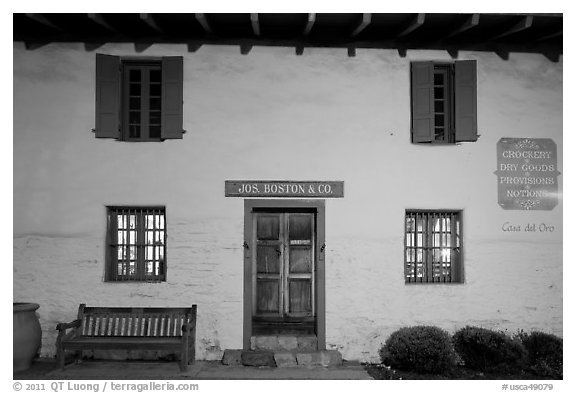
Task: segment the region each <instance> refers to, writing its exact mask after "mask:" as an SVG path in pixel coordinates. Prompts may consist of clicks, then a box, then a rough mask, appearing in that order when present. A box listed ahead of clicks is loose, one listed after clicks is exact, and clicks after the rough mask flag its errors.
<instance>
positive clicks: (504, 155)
mask: <svg viewBox="0 0 576 393" xmlns="http://www.w3.org/2000/svg"><path fill="white" fill-rule="evenodd" d="M497 157H498V158H497V165H498V168H497V170H496V172H494V173H495V174H496V175H497V176H498V204H499V205H500V206H501V207H502V208H503V209H505V210H552V209H553V208H554V207H555V206H556V205H557V204H558V175H559V174H560V172H558V159H557V152H556V143H554V141H553V140H552V139H544V138H540V139H536V138H502V139H500V140H499V141H498V147H497Z"/></svg>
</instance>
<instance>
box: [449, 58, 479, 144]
mask: <svg viewBox="0 0 576 393" xmlns="http://www.w3.org/2000/svg"><path fill="white" fill-rule="evenodd" d="M454 69H455V72H454V96H455V115H454V124H455V127H456V130H455V134H456V142H475V141H477V140H478V125H477V117H478V115H477V108H476V101H477V86H476V79H477V78H476V60H462V61H457V62H456V63H455V64H454Z"/></svg>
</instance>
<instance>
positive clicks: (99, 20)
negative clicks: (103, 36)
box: [88, 14, 118, 33]
mask: <svg viewBox="0 0 576 393" xmlns="http://www.w3.org/2000/svg"><path fill="white" fill-rule="evenodd" d="M88 18H89V19H90V20H92V21H94V22H95V23H97V24H98V25H100V26H102V27H104V28H105V29H107V30H110V31H111V32H113V33H118V30H116V29H115V28H114V27H112V26H111V25H110V23H108V22H107V21H106V19H105V18H104V15H102V14H88Z"/></svg>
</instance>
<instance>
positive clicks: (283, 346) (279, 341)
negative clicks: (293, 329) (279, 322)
mask: <svg viewBox="0 0 576 393" xmlns="http://www.w3.org/2000/svg"><path fill="white" fill-rule="evenodd" d="M250 349H251V350H253V351H272V352H286V351H287V352H313V351H317V350H318V338H317V337H316V336H314V335H299V336H286V335H278V336H275V335H272V336H252V337H251V338H250Z"/></svg>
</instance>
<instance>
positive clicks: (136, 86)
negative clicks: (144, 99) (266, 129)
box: [130, 83, 141, 96]
mask: <svg viewBox="0 0 576 393" xmlns="http://www.w3.org/2000/svg"><path fill="white" fill-rule="evenodd" d="M140 91H141V87H140V83H130V95H131V96H139V95H140Z"/></svg>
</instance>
